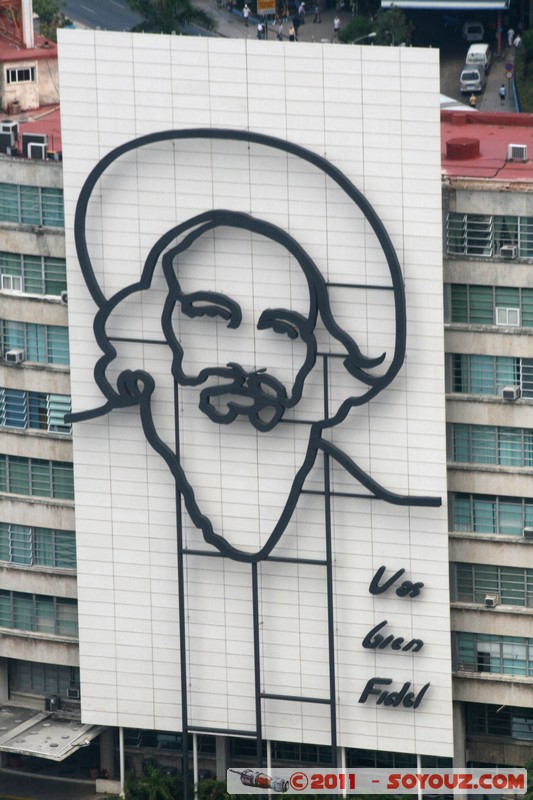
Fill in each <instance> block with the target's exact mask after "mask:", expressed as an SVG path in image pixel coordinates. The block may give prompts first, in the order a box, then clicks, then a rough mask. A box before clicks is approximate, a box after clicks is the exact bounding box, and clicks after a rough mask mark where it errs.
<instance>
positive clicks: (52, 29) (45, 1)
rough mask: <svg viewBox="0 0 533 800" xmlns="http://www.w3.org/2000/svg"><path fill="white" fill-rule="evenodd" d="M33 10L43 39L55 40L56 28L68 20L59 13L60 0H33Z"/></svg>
mask: <svg viewBox="0 0 533 800" xmlns="http://www.w3.org/2000/svg"><path fill="white" fill-rule="evenodd" d="M33 10H34V11H35V13H36V14H37V16H38V17H39V20H40V32H41V35H42V36H44V37H45V39H51V40H52V41H54V42H55V41H57V33H56V31H57V29H58V28H61V27H63V25H65V23H66V22H68V20H67V19H66V17H65V15H64V14H62V13H61V0H33Z"/></svg>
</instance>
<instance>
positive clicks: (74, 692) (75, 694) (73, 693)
mask: <svg viewBox="0 0 533 800" xmlns="http://www.w3.org/2000/svg"><path fill="white" fill-rule="evenodd" d="M67 697H68V699H69V700H79V699H80V690H79V689H67Z"/></svg>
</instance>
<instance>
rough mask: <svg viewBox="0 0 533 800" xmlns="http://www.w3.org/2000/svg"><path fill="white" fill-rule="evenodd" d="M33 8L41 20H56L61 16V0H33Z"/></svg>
mask: <svg viewBox="0 0 533 800" xmlns="http://www.w3.org/2000/svg"><path fill="white" fill-rule="evenodd" d="M33 10H34V12H35V13H36V14H38V15H39V19H40V20H41V22H45V23H51V22H54V21H55V20H57V19H59V18H60V16H61V0H33Z"/></svg>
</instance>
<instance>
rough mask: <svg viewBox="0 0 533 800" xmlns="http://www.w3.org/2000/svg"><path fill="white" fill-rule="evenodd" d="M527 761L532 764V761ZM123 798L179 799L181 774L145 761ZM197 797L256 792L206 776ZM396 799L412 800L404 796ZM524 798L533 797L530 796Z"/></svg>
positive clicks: (248, 798) (227, 798) (366, 799)
mask: <svg viewBox="0 0 533 800" xmlns="http://www.w3.org/2000/svg"><path fill="white" fill-rule="evenodd" d="M531 764H532V765H533V761H532V762H531ZM526 766H527V765H526ZM532 776H533V773H532ZM532 784H533V777H532ZM189 794H190V797H193V787H192V786H190V788H189ZM124 797H125V800H183V782H182V776H181V775H180V774H176V775H167V773H166V772H164V771H163V770H161V768H160V767H158V766H157V764H154V763H150V762H148V763H146V764H145V765H144V766H143V775H141V776H137V775H136V774H135V773H134V772H132V773H130V774H129V775H128V777H127V778H126V781H125V784H124ZM270 797H271V800H287V798H288V796H287V795H281V794H277V795H276V794H273V795H271V796H270ZM105 800H120V798H119V797H118V795H113V796H110V795H106V797H105ZM198 800H257V795H251V794H250V795H248V794H246V795H245V794H240V795H231V794H228V792H227V789H226V781H217V780H214V779H211V778H210V779H206V780H204V781H200V783H199V784H198ZM306 800H322V798H321V797H320V796H317V795H307V797H306ZM350 800H388V798H387V796H386V795H351V797H350ZM397 800H398V798H397ZM399 800H412V799H411V798H409V797H404V798H400V799H399ZM526 800H533V796H532V797H530V798H526Z"/></svg>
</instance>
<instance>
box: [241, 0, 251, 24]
mask: <svg viewBox="0 0 533 800" xmlns="http://www.w3.org/2000/svg"><path fill="white" fill-rule="evenodd" d="M249 16H250V9H249V8H248V6H247V4H246V3H245V4H244V8H243V10H242V18H243V20H244V24H245V25H246V27H248V17H249Z"/></svg>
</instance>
